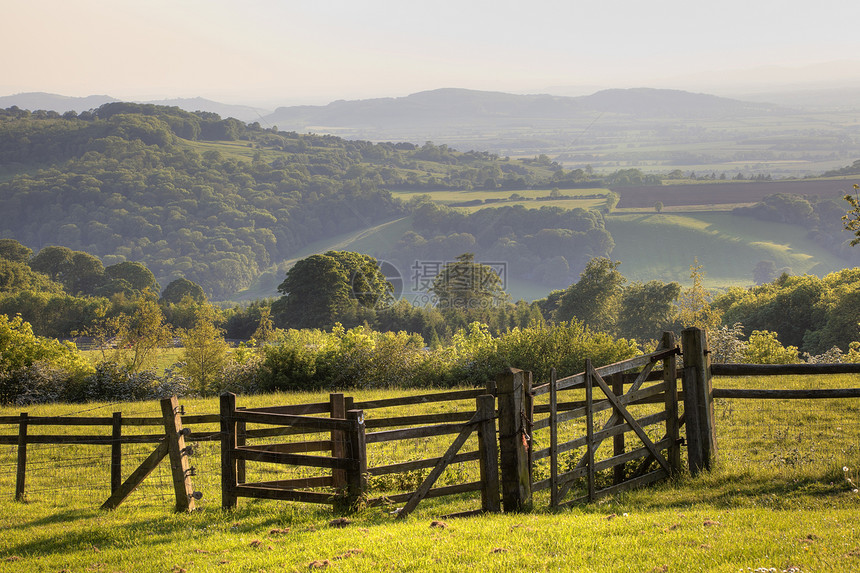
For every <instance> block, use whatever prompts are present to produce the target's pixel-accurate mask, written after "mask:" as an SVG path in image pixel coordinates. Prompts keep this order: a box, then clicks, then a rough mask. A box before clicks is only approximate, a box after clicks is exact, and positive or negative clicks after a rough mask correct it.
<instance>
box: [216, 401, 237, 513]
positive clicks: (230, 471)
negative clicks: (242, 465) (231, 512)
mask: <svg viewBox="0 0 860 573" xmlns="http://www.w3.org/2000/svg"><path fill="white" fill-rule="evenodd" d="M220 404H221V508H222V509H232V508H234V507H236V485H237V484H236V460H235V459H234V458H233V450H234V449H235V448H236V419H235V416H234V414H235V412H236V395H235V394H233V393H231V392H225V393H224V394H221V400H220Z"/></svg>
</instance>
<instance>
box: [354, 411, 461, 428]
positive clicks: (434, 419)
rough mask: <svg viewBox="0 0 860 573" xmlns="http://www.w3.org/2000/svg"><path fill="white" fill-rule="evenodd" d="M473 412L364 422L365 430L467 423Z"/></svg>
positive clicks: (378, 419) (400, 417) (397, 417)
mask: <svg viewBox="0 0 860 573" xmlns="http://www.w3.org/2000/svg"><path fill="white" fill-rule="evenodd" d="M473 414H474V412H446V413H440V414H421V415H416V416H396V417H392V418H377V419H375V420H373V419H368V420H365V422H364V423H365V425H366V426H367V429H368V430H370V429H373V428H391V427H393V426H416V425H419V424H422V425H429V424H444V423H447V422H468V421H469V420H470V419H471V418H472V415H473Z"/></svg>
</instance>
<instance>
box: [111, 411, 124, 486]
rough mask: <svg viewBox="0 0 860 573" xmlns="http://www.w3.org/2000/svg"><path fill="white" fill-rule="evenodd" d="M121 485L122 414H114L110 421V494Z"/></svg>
mask: <svg viewBox="0 0 860 573" xmlns="http://www.w3.org/2000/svg"><path fill="white" fill-rule="evenodd" d="M121 485H122V412H114V413H113V419H112V420H111V444H110V492H111V494H113V493H116V490H118V489H119V486H121Z"/></svg>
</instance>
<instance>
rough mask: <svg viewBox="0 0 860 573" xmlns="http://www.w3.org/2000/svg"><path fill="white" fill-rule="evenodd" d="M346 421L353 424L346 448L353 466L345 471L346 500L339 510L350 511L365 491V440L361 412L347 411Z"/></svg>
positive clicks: (362, 412) (362, 414) (362, 413)
mask: <svg viewBox="0 0 860 573" xmlns="http://www.w3.org/2000/svg"><path fill="white" fill-rule="evenodd" d="M346 419H347V420H349V421H351V422H352V423H353V424H352V427H351V428H350V429H349V431H348V432H347V434H348V435H347V447H348V449H349V458H351V459H352V460H353V461H354V462H355V465H353V466H352V467H351V468H350V469H348V470H347V471H346V498H345V502H344V507H341V508H340V509H342V510H343V511H350V510H352V509H353V508H355V506H356V504H357V502H358V500H359V499H361V497H362V496H363V495H364V493H365V492H366V491H367V438H366V437H365V431H366V430H365V424H364V411H363V410H349V411H347V413H346Z"/></svg>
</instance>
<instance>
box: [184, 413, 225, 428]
mask: <svg viewBox="0 0 860 573" xmlns="http://www.w3.org/2000/svg"><path fill="white" fill-rule="evenodd" d="M220 421H221V415H220V414H195V415H189V416H182V425H184V426H194V425H197V424H217V423H218V422H220Z"/></svg>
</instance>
